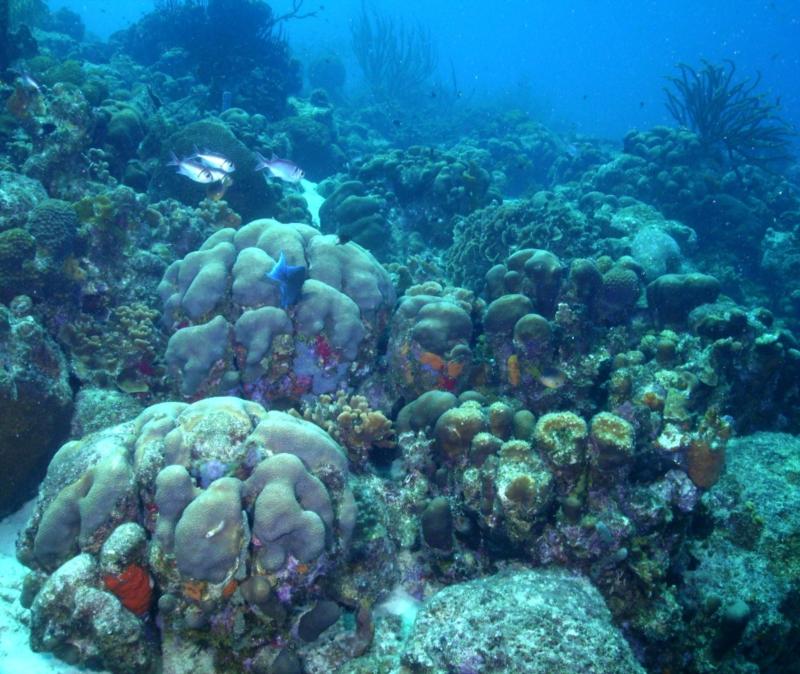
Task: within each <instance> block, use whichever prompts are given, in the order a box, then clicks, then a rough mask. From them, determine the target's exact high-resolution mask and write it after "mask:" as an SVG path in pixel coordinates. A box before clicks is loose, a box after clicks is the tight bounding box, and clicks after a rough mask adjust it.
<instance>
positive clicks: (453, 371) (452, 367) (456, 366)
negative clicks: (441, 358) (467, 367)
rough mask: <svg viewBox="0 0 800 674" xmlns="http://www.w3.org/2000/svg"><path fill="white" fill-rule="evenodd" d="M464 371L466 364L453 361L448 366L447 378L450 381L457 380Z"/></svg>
mask: <svg viewBox="0 0 800 674" xmlns="http://www.w3.org/2000/svg"><path fill="white" fill-rule="evenodd" d="M463 371H464V363H459V362H458V361H457V360H451V361H450V362H449V363H448V364H447V376H448V377H450V379H457V378H458V377H459V375H460V374H461V373H462V372H463Z"/></svg>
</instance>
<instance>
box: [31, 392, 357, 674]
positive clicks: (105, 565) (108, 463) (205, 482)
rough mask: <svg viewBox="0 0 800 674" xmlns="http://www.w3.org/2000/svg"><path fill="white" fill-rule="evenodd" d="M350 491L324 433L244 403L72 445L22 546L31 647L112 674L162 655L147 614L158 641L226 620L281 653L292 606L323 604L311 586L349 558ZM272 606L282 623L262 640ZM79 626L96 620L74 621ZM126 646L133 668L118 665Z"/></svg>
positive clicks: (187, 409)
mask: <svg viewBox="0 0 800 674" xmlns="http://www.w3.org/2000/svg"><path fill="white" fill-rule="evenodd" d="M209 480H211V481H210V482H209ZM347 480H348V469H347V459H346V457H345V455H344V452H343V450H342V449H341V448H340V447H339V445H338V444H337V443H336V442H335V441H334V440H333V439H332V438H331V437H330V436H329V435H328V434H327V433H325V432H324V431H323V430H322V429H320V428H319V427H318V426H315V425H314V424H312V423H309V422H307V421H304V420H302V419H298V418H296V417H293V416H290V415H288V414H285V413H283V412H277V411H270V412H267V411H265V410H264V408H263V407H261V406H260V405H258V404H257V403H253V402H249V401H245V400H242V399H239V398H208V399H205V400H202V401H200V402H197V403H194V404H192V405H188V404H186V403H176V402H168V403H161V404H158V405H153V406H151V407H149V408H147V409H146V410H145V411H144V412H142V413H141V414H140V415H139V416H138V417H137V418H136V419H134V420H132V421H129V422H127V423H124V424H121V425H119V426H115V427H113V428H110V429H106V430H104V431H100V432H98V433H95V434H92V435H89V436H87V437H86V438H84V439H81V440H77V441H72V442H68V443H67V444H65V445H64V446H63V447H62V448H61V449H60V450H59V451H58V453H57V454H56V455H55V457H54V458H53V460H52V462H51V464H50V467H49V469H48V474H47V477H46V479H45V481H44V483H43V484H42V487H41V491H40V498H39V501H38V503H37V506H36V510H35V512H34V514H33V515H32V517H31V520H30V522H29V523H28V526H27V528H26V530H25V531H24V532H23V534H22V536H21V538H20V541H19V546H18V556H19V559H20V560H21V561H22V562H23V563H25V564H26V565H28V566H30V567H31V568H33V569H34V570H35V573H34V574H32V578H35V579H36V581H35V582H37V583H38V587H39V588H40V591H39V592H38V594H37V595H36V597H35V599H34V600H33V616H32V621H33V623H34V624H35V625H41V630H39V631H40V632H41V633H42V634H44V633H45V632H46V633H47V635H49V636H47V639H44V637H42V640H41V641H40V642H37V643H38V644H39V645H40V647H41V648H42V649H43V650H51V651H54V652H56V653H57V654H63V653H69V654H70V656H71V657H72V658H73V660H74V661H75V662H76V663H77V662H82V663H84V664H85V663H87V662H91V663H92V664H93V665H94V666H99V667H102V668H108V669H111V670H112V671H115V672H120V671H143V670H141V669H136V667H137V666H139V665H141V663H142V662H145V661H150V660H153V659H155V658H157V657H158V655H159V654H158V653H157V649H158V648H159V646H158V644H157V643H156V641H155V640H150V639H146V638H145V637H144V635H145V630H144V629H143V626H142V624H141V623H139V622H138V621H137V620H136V619H135V618H134V617H133V615H134V614H135V615H140V616H143V615H145V614H148V613H150V614H157V616H158V619H159V621H160V623H159V624H162V625H163V627H162V629H163V634H164V636H165V639H166V640H169V639H176V638H186V639H189V640H190V641H191V640H201V639H203V638H204V637H203V634H202V629H203V628H204V627H206V626H209V627H213V625H215V624H219V621H220V620H223V619H224V620H227V619H231V620H233V618H234V617H235V619H236V620H237V621H239V624H240V627H241V630H240V631H239V632H238V635H239V636H242V634H243V633H246V632H248V631H250V630H252V631H253V633H254V634H255V633H256V632H257V633H258V634H259V635H260V636H259V637H258V639H253V642H258V643H262V641H263V639H267V640H269V639H275V640H276V641H280V640H281V639H286V638H288V635H289V630H290V629H291V623H292V621H296V620H297V619H298V617H299V615H300V613H301V612H302V611H303V610H305V609H304V608H303V607H301V604H303V605H304V604H305V602H308V601H313V600H318V599H325V598H326V595H325V594H324V593H323V591H322V590H321V589H320V587H319V585H318V584H317V583H316V580H317V579H318V578H319V577H320V575H321V574H325V573H328V572H330V571H332V570H335V569H336V568H337V565H338V564H339V563H340V561H341V560H342V559H343V558H344V551H345V549H346V548H347V546H348V543H349V540H350V537H351V534H352V531H353V527H354V524H355V515H356V508H355V501H354V499H353V496H352V494H351V492H350V490H349V488H348V487H347ZM76 565H77V566H79V567H80V573H79V574H76V572H75V570H76V568H77V567H76ZM134 577H135V578H137V579H138V580H139V581H140V582H138V583H137V584H135V587H133V589H131V588H128V590H127V591H126V592H127V593H124V592H122V591H121V589H120V588H121V587H122V585H123V584H124V583H126V582H128V583H130V579H131V578H134ZM67 578H68V579H69V581H68V582H67V581H66V580H65V579H67ZM150 578H152V579H153V581H154V582H153V583H150V582H149V579H150ZM145 581H148V582H145ZM240 585H241V586H242V588H243V592H242V595H243V596H244V598H245V599H247V597H250V599H247V601H242V597H241V596H239V594H238V593H237V594H236V595H234V592H235V590H236V589H237V587H238V586H240ZM245 586H246V587H248V588H249V589H250V590H252V589H253V588H254V587H259V588H261V589H260V591H259V592H257V593H253V592H249V591H248V592H244V588H245ZM153 587H155V588H156V589H155V590H154V589H152V588H153ZM136 588H139V589H138V594H136V595H135V596H131V595H132V593H133V591H134V589H136ZM324 592H328V593H330V592H331V586H328V588H327V589H326V590H325V591H324ZM120 602H122V604H121V603H120ZM270 604H275V605H277V606H278V607H279V608H280V611H278V612H276V613H275V614H274V615H271V619H270V622H269V625H270V626H271V627H266V626H265V623H263V622H262V620H261V617H263V612H264V611H265V610H266V609H265V607H266V606H267V605H270ZM123 606H125V607H126V608H128V609H129V610H130V611H131V615H130V616H128V615H127V614H126V613H125V611H124V610H123ZM131 607H134V608H135V610H133V609H132V608H131ZM273 608H274V607H273ZM83 613H85V614H87V615H88V614H91V615H93V616H94V618H93V620H92V621H88V622H87V621H85V620H76V619H74V618H75V617H76V616H78V614H83ZM234 614H235V616H234ZM120 615H122V616H126V617H125V620H120V619H119V616H120ZM115 616H116V617H115ZM102 624H106V631H105V632H103V630H102V629H101V628H100V627H99V626H100V625H102ZM270 630H272V631H273V634H272V635H271V636H270V635H269V631H270ZM37 634H38V632H37ZM229 636H230V638H231V639H232V638H233V636H232V635H229ZM248 639H249V637H248V638H244V637H243V639H242V642H245V641H248ZM123 642H125V643H130V644H135V646H134V647H133V648H134V650H132V651H131V653H135V654H136V658H135V659H136V662H137V663H138V664H132V663H130V662H128V661H126V660H120V659H118V658H117V657H116V650H117V649H118V648H119V646H120V643H123ZM198 643H199V641H198ZM230 646H231V643H230V642H225V640H224V639H222V640H221V641H220V642H219V648H220V649H221V650H220V652H222V651H224V650H225V649H226V648H230ZM131 657H132V656H131ZM165 657H166V655H165ZM130 659H131V658H129V659H128V660H130Z"/></svg>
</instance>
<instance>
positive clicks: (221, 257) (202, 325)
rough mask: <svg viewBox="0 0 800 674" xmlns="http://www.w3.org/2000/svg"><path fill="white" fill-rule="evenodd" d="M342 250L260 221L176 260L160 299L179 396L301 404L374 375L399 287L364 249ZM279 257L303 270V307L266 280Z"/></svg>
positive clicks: (299, 230) (309, 232) (296, 229)
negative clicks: (284, 301) (229, 394)
mask: <svg viewBox="0 0 800 674" xmlns="http://www.w3.org/2000/svg"><path fill="white" fill-rule="evenodd" d="M337 244H338V239H337V238H336V237H334V236H324V235H321V234H320V233H319V231H318V230H316V229H314V228H313V227H310V226H307V225H300V224H282V223H279V222H277V221H275V220H269V219H265V220H255V221H253V222H251V223H249V224H247V225H245V226H244V227H241V228H240V229H239V230H238V231H236V230H233V229H222V230H219V231H218V232H217V233H216V234H214V235H213V236H212V237H211V238H210V239H208V240H207V241H206V243H205V244H204V245H203V246H202V247H201V249H200V250H198V251H196V252H194V253H190V254H189V255H188V256H187V257H186V258H185V259H184V260H181V261H178V262H175V263H173V264H172V265H171V266H170V267H169V269H167V272H166V274H165V275H164V279H163V280H162V282H161V284H160V286H159V293H160V295H161V298H162V300H163V301H164V304H165V310H164V317H163V320H164V323H165V325H166V326H167V327H168V328H169V329H170V330H171V331H174V333H173V334H172V336H171V337H170V340H169V343H168V345H167V353H166V362H167V365H168V367H169V368H170V372H171V373H172V374H173V375H174V376H175V378H176V381H177V382H178V384H179V386H180V390H181V393H182V394H183V395H184V396H187V397H198V396H202V395H210V394H212V395H213V394H214V393H219V392H226V391H231V390H235V389H238V390H240V391H242V392H243V393H244V394H245V395H246V396H248V397H251V398H253V399H257V400H276V399H283V400H298V399H299V398H300V397H302V396H303V395H304V394H306V393H314V394H321V393H328V392H332V391H335V390H336V389H337V388H338V387H339V386H340V385H342V384H343V383H344V382H354V381H356V380H357V378H358V377H363V376H364V375H366V374H368V373H369V371H370V369H371V363H372V362H373V360H374V354H375V348H376V345H377V340H378V337H379V335H380V332H381V330H382V328H383V326H384V325H385V324H386V321H387V319H388V312H389V310H390V309H391V307H392V305H393V304H394V290H393V289H392V286H391V283H390V281H389V277H388V274H387V273H386V272H385V271H384V269H383V268H382V267H381V266H380V265H379V264H378V263H377V262H376V261H375V259H374V258H373V257H372V256H371V255H370V254H369V253H368V252H367V251H365V250H364V249H363V248H361V247H359V246H357V245H356V244H353V243H350V244H347V245H337ZM281 254H283V255H285V259H286V261H287V263H288V264H290V265H292V266H298V267H302V268H305V270H306V272H305V273H306V280H305V281H304V282H303V284H302V288H301V290H300V293H299V297H298V298H297V302H296V304H291V305H289V306H284V307H282V306H281V301H280V288H279V284H278V283H275V282H274V281H271V280H270V279H269V278H267V272H269V271H270V270H271V269H272V268H273V267H274V265H275V264H276V262H277V260H278V259H279V257H280V256H281Z"/></svg>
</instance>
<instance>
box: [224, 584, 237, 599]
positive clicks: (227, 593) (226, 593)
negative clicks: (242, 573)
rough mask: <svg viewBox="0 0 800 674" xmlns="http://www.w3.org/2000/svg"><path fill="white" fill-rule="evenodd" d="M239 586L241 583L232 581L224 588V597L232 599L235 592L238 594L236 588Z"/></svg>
mask: <svg viewBox="0 0 800 674" xmlns="http://www.w3.org/2000/svg"><path fill="white" fill-rule="evenodd" d="M238 586H239V583H237V582H236V580H235V579H233V580H231V582H230V583H228V584H227V585H226V586H225V587H224V588H222V596H223V597H224V598H225V599H227V598H228V597H230V596H231V595H232V594H233V593H234V592H236V588H237V587H238Z"/></svg>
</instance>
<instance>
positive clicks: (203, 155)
mask: <svg viewBox="0 0 800 674" xmlns="http://www.w3.org/2000/svg"><path fill="white" fill-rule="evenodd" d="M189 159H190V160H192V161H195V160H196V161H199V162H200V163H201V164H202V165H203V166H205V167H206V168H209V169H216V170H217V171H223V172H224V173H233V172H234V171H235V170H236V166H235V165H234V163H233V162H232V161H231V160H230V159H228V158H227V157H226V156H225V155H223V154H220V153H219V152H211V151H210V150H203V152H200V150H198V149H197V146H196V145H195V148H194V154H193V155H192V156H191V157H189Z"/></svg>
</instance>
